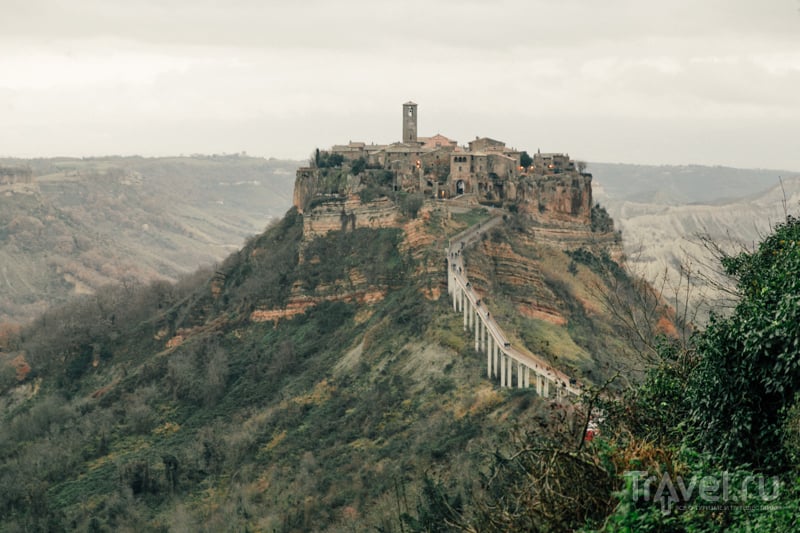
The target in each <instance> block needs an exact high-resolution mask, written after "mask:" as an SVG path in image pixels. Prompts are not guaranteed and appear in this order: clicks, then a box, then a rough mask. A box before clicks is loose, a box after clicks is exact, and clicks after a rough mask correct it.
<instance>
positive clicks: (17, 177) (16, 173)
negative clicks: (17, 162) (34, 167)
mask: <svg viewBox="0 0 800 533" xmlns="http://www.w3.org/2000/svg"><path fill="white" fill-rule="evenodd" d="M16 183H33V172H32V171H31V169H29V168H16V167H0V185H14V184H16Z"/></svg>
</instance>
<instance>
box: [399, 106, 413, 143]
mask: <svg viewBox="0 0 800 533" xmlns="http://www.w3.org/2000/svg"><path fill="white" fill-rule="evenodd" d="M402 142H404V143H415V142H417V104H415V103H414V102H406V103H405V104H403V141H402Z"/></svg>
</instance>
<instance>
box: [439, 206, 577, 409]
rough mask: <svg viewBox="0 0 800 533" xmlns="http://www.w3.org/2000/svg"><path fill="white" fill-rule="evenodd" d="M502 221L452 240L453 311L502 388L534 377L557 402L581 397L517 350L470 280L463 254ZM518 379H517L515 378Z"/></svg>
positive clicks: (447, 250) (526, 384)
mask: <svg viewBox="0 0 800 533" xmlns="http://www.w3.org/2000/svg"><path fill="white" fill-rule="evenodd" d="M502 222H503V217H502V216H501V215H496V216H495V217H493V218H491V219H490V220H488V221H487V222H483V223H478V224H475V225H473V226H470V227H469V228H467V229H466V230H464V231H463V232H461V233H459V234H458V235H456V236H455V237H452V238H451V239H450V242H449V243H448V246H447V248H445V255H446V257H447V293H448V294H449V295H450V296H451V298H452V302H453V309H454V310H455V311H456V312H461V313H463V315H464V330H465V331H466V330H468V329H470V330H472V331H474V332H475V351H477V352H482V353H485V354H486V374H487V376H488V377H489V379H492V378H494V379H499V381H500V386H501V387H513V386H514V383H516V386H517V387H518V388H523V387H530V386H531V385H530V382H531V374H533V380H534V386H535V387H536V392H537V393H538V394H539V395H540V396H543V397H551V396H552V397H555V398H556V399H557V400H561V399H564V398H567V397H569V396H580V394H581V389H580V388H579V386H578V384H577V382H576V381H574V380H572V381H571V380H570V378H569V376H567V375H566V374H564V373H563V372H560V371H559V370H557V369H555V368H554V367H553V366H552V365H550V364H549V363H547V362H546V361H544V360H543V359H542V358H540V357H538V356H535V355H532V354H530V353H525V352H523V351H522V350H520V349H518V348H515V347H514V346H513V345H512V344H511V342H510V341H509V340H508V336H507V335H506V334H505V332H503V330H502V328H500V326H499V325H498V324H497V322H496V321H495V319H494V317H493V316H492V315H491V312H490V311H489V309H487V307H486V304H485V303H482V302H481V301H480V298H478V295H477V294H476V293H475V291H474V290H473V288H472V284H471V283H470V281H469V279H468V278H467V269H466V267H465V266H464V257H463V251H464V250H465V249H466V248H468V247H469V246H471V245H472V244H474V243H475V242H477V241H478V240H480V238H481V235H482V234H483V233H484V232H486V231H488V230H490V229H491V228H493V227H495V226H497V225H498V224H500V223H502ZM515 378H516V379H515Z"/></svg>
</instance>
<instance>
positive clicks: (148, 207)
mask: <svg viewBox="0 0 800 533" xmlns="http://www.w3.org/2000/svg"><path fill="white" fill-rule="evenodd" d="M0 167H2V168H5V169H8V172H5V173H2V177H0V265H2V267H0V324H2V323H3V322H25V321H27V320H29V319H31V318H33V317H34V316H36V315H37V314H38V313H40V312H42V311H44V310H45V309H47V308H48V307H49V306H50V305H54V304H58V303H63V302H64V301H66V299H67V298H68V297H70V296H72V295H76V294H87V293H90V292H92V291H94V290H96V289H97V288H99V287H101V286H102V285H104V284H107V283H119V282H120V281H122V280H127V281H126V282H127V283H135V282H148V281H151V280H154V279H165V280H172V281H174V280H176V279H177V278H178V277H179V276H180V275H182V274H186V273H188V272H192V271H194V270H196V269H197V268H199V267H201V266H209V265H212V264H214V263H215V262H217V261H220V260H222V259H224V258H225V257H226V256H227V255H228V254H229V253H230V252H231V251H233V250H235V249H236V248H238V247H239V246H240V245H241V243H242V241H243V240H244V238H245V237H246V236H249V235H253V234H255V233H258V232H260V231H262V230H263V228H264V227H265V226H266V224H267V223H268V222H269V221H270V220H272V219H274V218H275V217H278V216H280V215H281V214H282V213H283V212H284V211H285V210H286V207H287V206H288V205H289V204H290V198H291V184H292V180H293V173H294V169H295V167H296V163H294V162H289V161H278V160H264V159H259V158H249V157H244V156H238V155H237V156H193V157H175V158H140V157H124V158H123V157H107V158H89V159H74V158H55V159H34V160H17V159H11V160H0Z"/></svg>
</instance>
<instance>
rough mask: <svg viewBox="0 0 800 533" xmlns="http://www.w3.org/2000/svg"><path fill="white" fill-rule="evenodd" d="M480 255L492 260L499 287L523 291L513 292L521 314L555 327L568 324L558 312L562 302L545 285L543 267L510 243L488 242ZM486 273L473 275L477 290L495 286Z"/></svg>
mask: <svg viewBox="0 0 800 533" xmlns="http://www.w3.org/2000/svg"><path fill="white" fill-rule="evenodd" d="M480 253H481V254H482V255H483V256H485V257H487V258H489V260H490V262H491V265H492V270H493V272H492V274H491V275H492V277H494V279H495V281H496V282H497V283H499V284H501V285H505V286H507V287H518V288H519V290H516V291H512V292H511V300H512V301H513V302H514V304H515V306H516V308H517V311H519V312H520V313H521V314H523V315H526V316H528V317H531V318H539V319H542V320H546V321H548V322H551V323H553V324H558V325H563V324H566V318H565V317H564V316H563V315H562V314H561V312H560V311H559V309H558V298H557V297H556V295H555V294H553V292H552V291H551V290H550V289H549V288H548V287H547V285H546V283H545V282H544V279H543V277H542V269H541V265H539V264H537V262H536V261H534V260H533V259H530V258H528V257H525V256H523V255H520V254H518V253H516V252H515V251H514V250H513V249H512V248H511V246H510V245H509V244H508V243H507V242H499V243H498V242H493V241H492V240H491V239H486V240H484V241H483V243H482V245H481V247H480ZM482 270H483V269H470V271H469V272H470V278H471V279H473V280H474V284H475V286H476V289H479V288H482V287H489V286H491V284H490V282H489V280H488V279H487V277H486V273H485V272H483V271H482Z"/></svg>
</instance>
